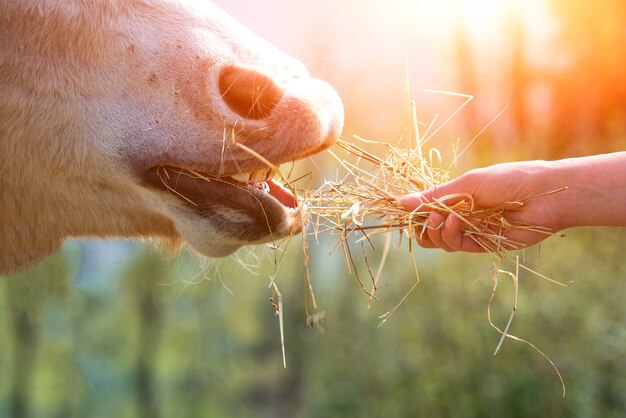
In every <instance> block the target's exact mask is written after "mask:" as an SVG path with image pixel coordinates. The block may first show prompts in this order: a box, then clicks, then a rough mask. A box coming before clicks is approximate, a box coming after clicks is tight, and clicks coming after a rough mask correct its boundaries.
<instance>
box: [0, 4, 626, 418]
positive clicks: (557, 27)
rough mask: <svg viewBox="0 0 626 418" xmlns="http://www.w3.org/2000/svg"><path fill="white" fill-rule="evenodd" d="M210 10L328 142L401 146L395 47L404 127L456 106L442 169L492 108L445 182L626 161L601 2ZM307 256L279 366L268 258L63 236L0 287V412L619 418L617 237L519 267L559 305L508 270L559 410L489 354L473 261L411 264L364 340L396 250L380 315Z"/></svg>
mask: <svg viewBox="0 0 626 418" xmlns="http://www.w3.org/2000/svg"><path fill="white" fill-rule="evenodd" d="M218 3H219V4H221V5H222V6H223V7H224V8H226V9H227V10H228V11H229V12H230V13H232V14H234V15H235V16H236V17H237V18H239V19H240V20H242V21H244V22H245V23H246V24H248V25H249V26H250V27H252V28H253V29H254V30H255V31H257V32H258V33H260V34H262V35H263V36H264V37H266V38H269V39H270V40H272V41H273V42H275V43H276V44H278V45H279V46H280V47H281V48H282V49H285V50H287V51H288V52H289V53H290V54H292V55H295V56H297V57H299V58H300V59H302V60H303V61H304V62H305V63H306V64H307V65H308V66H309V68H311V71H312V72H313V73H314V74H316V75H317V76H320V77H322V78H325V79H327V80H329V81H331V82H332V83H333V84H334V85H335V86H336V87H337V89H338V90H339V91H340V93H341V94H342V96H343V98H344V102H345V105H346V131H345V134H344V139H349V138H350V135H351V134H353V133H354V134H359V135H362V136H365V137H369V138H376V139H378V140H388V141H396V140H397V139H398V138H399V137H400V136H401V135H402V133H403V129H404V126H405V121H406V107H407V106H406V92H405V77H404V71H405V54H404V45H405V41H406V43H407V51H408V57H407V58H408V60H407V61H408V64H409V70H410V71H409V73H410V79H411V89H410V91H411V94H412V96H413V97H414V98H415V99H416V100H417V106H418V110H419V112H420V118H421V119H422V120H424V121H425V122H426V123H428V122H430V121H431V120H432V119H433V118H435V117H436V115H437V114H438V113H439V114H441V116H439V118H440V119H439V120H440V121H441V120H443V119H444V118H445V115H447V114H449V113H450V112H451V110H452V109H454V107H456V106H458V104H459V103H458V100H457V101H455V100H453V98H451V97H449V96H441V95H433V94H429V93H425V92H424V89H426V88H430V89H442V90H448V91H457V92H462V93H468V94H473V95H475V97H476V99H475V100H474V102H473V103H472V104H471V106H470V107H468V109H467V110H466V111H465V112H463V113H462V114H461V115H459V116H458V117H456V118H455V119H454V120H453V121H452V122H451V123H450V124H449V125H447V126H446V128H445V129H443V130H442V131H441V132H440V134H439V135H438V136H437V138H436V139H435V140H434V143H433V145H436V146H437V147H440V149H441V150H442V151H443V152H444V155H445V156H449V155H450V154H451V151H450V150H451V145H452V144H454V143H456V141H457V138H460V141H461V143H464V141H465V142H466V141H467V140H468V139H470V138H472V137H473V136H474V134H475V133H476V132H477V131H479V130H480V129H481V128H482V127H483V126H485V125H486V124H487V123H488V122H489V121H490V120H491V119H492V118H493V117H494V116H495V114H497V113H498V112H499V110H501V109H502V108H503V107H504V106H505V105H507V104H508V105H509V107H508V109H507V111H506V112H505V114H504V115H503V116H502V117H501V118H500V119H498V121H496V123H495V124H494V125H493V127H492V128H490V129H489V130H488V131H487V132H486V133H485V134H484V135H482V136H481V138H480V139H479V141H478V142H477V143H476V144H475V145H474V146H473V147H472V148H471V149H470V152H469V153H468V154H466V155H465V156H464V158H463V160H462V161H461V162H460V164H461V166H460V167H457V168H456V172H457V174H458V172H461V171H463V170H464V169H467V168H471V167H476V166H481V165H486V164H491V163H497V162H501V161H507V160H522V159H529V158H540V159H552V158H562V157H566V156H581V155H587V154H592V153H600V152H611V151H616V150H625V149H626V71H625V70H624V68H626V30H625V29H624V28H626V6H625V5H624V3H623V2H622V1H618V0H602V1H600V2H598V1H595V2H591V1H580V2H565V1H561V0H552V1H540V0H531V1H528V2H524V4H523V5H522V4H521V2H515V1H513V0H511V1H488V0H472V1H467V2H462V1H453V0H448V1H417V2H409V1H397V2H384V1H375V0H370V1H356V0H348V1H345V2H341V3H340V4H337V2H331V1H330V0H321V1H319V2H307V3H305V2H302V1H295V2H287V1H285V0H283V1H281V0H271V1H269V0H268V1H266V2H262V3H260V2H253V1H251V0H250V1H246V0H237V1H228V2H227V1H226V0H224V1H221V2H218ZM307 167H308V168H307ZM311 167H312V168H311ZM304 169H305V170H306V169H314V170H316V172H317V174H316V175H317V176H318V178H323V177H324V176H328V177H333V176H334V172H335V170H336V168H335V167H334V166H333V164H332V161H330V160H328V159H326V158H325V157H324V156H321V157H318V158H316V159H315V161H314V163H311V162H305V163H304ZM625 210H626V209H625ZM310 241H311V242H310V245H311V274H312V281H313V286H314V288H315V294H316V297H317V300H318V304H319V309H318V312H323V313H324V315H325V317H324V320H323V323H322V324H321V327H317V328H315V329H311V328H309V327H308V325H307V323H306V314H305V300H304V294H305V285H304V283H305V270H304V262H303V258H302V254H301V251H300V248H301V242H300V238H297V239H295V240H294V241H293V242H292V243H291V244H290V245H289V246H288V248H287V254H286V255H285V257H284V260H285V261H284V263H283V264H281V266H280V269H279V271H278V274H277V278H276V283H277V285H278V287H279V288H280V291H281V292H282V294H283V302H284V309H285V338H286V340H285V348H286V358H287V368H286V369H284V368H283V367H282V355H281V341H280V332H279V326H278V320H277V318H276V316H275V315H274V310H273V308H272V305H271V303H270V301H269V298H270V297H271V296H272V293H271V291H270V289H269V288H268V284H269V282H270V278H271V277H272V276H273V274H274V271H275V265H274V260H275V256H276V254H278V256H280V254H281V253H275V252H274V251H273V250H271V249H269V248H265V247H263V248H259V249H255V250H250V249H244V250H242V251H240V252H239V253H238V254H237V255H236V256H235V257H231V258H228V259H224V260H218V261H208V260H204V259H201V258H199V257H197V256H195V255H193V254H191V253H189V252H187V251H183V252H181V253H179V254H176V255H167V254H165V253H164V252H162V251H160V250H159V249H158V248H156V245H153V244H146V243H138V242H128V241H95V240H84V241H80V242H78V241H72V242H68V243H67V244H66V245H65V246H64V248H63V250H62V251H61V252H60V253H59V254H56V255H54V256H53V257H50V258H49V259H48V260H46V261H45V262H44V263H42V264H40V265H39V266H37V267H36V268H34V269H32V270H31V271H29V272H27V273H23V274H18V275H15V276H12V277H1V278H0V416H7V417H16V418H20V417H29V416H35V417H63V418H65V417H112V416H115V417H247V416H254V417H335V416H340V417H352V416H353V417H380V416H385V417H387V416H389V417H396V416H397V417H414V416H433V417H438V416H450V417H502V416H507V417H531V416H532V417H622V416H626V304H625V303H624V301H625V300H626V289H625V287H626V266H625V264H624V262H623V259H622V258H621V257H623V256H624V252H625V250H626V231H625V230H624V229H623V228H613V229H610V228H595V229H579V230H573V231H568V232H567V236H566V237H565V238H551V239H549V240H547V241H546V242H545V243H544V244H542V245H541V246H540V247H536V248H533V249H530V250H527V251H526V252H525V253H524V254H522V255H523V257H524V260H525V261H524V263H525V265H527V266H529V267H531V268H533V269H535V270H537V271H539V272H541V273H542V274H545V275H547V276H548V277H550V278H552V279H555V280H559V281H563V282H569V281H574V284H573V285H572V286H571V287H569V288H567V289H565V288H562V287H559V286H556V285H554V284H551V283H549V282H548V281H546V280H543V279H541V278H540V277H537V276H534V275H532V274H529V273H522V274H521V277H520V297H519V310H518V313H517V314H516V317H515V320H514V322H513V326H512V328H511V332H512V333H513V334H515V335H518V336H520V337H522V338H526V339H528V340H530V341H531V342H532V343H534V344H535V345H537V346H538V347H539V348H540V349H542V350H543V351H544V352H545V353H546V354H547V355H549V356H550V357H551V358H552V360H554V362H555V363H556V364H557V365H558V367H559V369H560V371H561V373H562V374H563V377H564V379H565V383H566V385H567V396H566V397H565V398H564V399H563V398H562V393H561V386H560V383H559V380H558V378H557V377H556V375H555V373H554V371H553V369H552V368H551V367H550V366H549V364H548V363H547V362H546V361H545V360H544V359H543V358H542V357H541V356H540V355H538V354H537V353H536V352H535V351H533V350H532V349H531V348H530V347H528V346H526V345H523V344H520V343H516V342H513V341H507V342H505V344H504V347H503V349H502V351H501V352H500V353H499V354H498V355H497V356H495V357H494V356H493V355H492V354H493V350H494V349H495V347H496V345H497V343H498V341H499V335H498V334H497V333H496V332H495V331H494V330H493V329H492V328H490V326H489V323H488V322H487V317H486V309H487V304H488V300H489V295H490V291H491V287H492V279H491V274H490V269H491V266H492V260H491V259H490V257H489V256H476V255H467V254H447V253H443V252H437V251H427V250H421V249H418V250H416V252H415V257H416V259H417V263H418V266H419V268H420V275H421V283H420V284H419V286H418V287H417V288H416V289H415V291H414V292H413V293H411V294H410V296H409V297H408V298H407V300H406V301H405V303H404V304H403V305H402V306H401V307H400V308H399V309H398V311H397V312H396V314H395V315H394V316H392V317H391V319H390V320H389V321H388V322H386V323H385V324H384V325H383V326H380V327H378V325H379V323H380V320H379V319H378V317H379V316H380V315H381V314H383V313H385V312H386V311H387V310H388V309H390V308H392V307H393V306H394V305H395V304H396V303H397V302H398V301H399V300H400V299H401V298H402V297H403V296H404V295H405V294H406V291H407V290H408V289H409V288H410V287H411V286H412V284H413V282H414V280H415V279H414V274H413V268H412V261H411V256H410V254H408V252H407V249H406V248H405V247H401V248H396V249H394V250H393V251H392V252H391V255H390V259H389V260H388V262H387V264H386V266H385V268H384V271H383V276H382V281H383V287H382V289H381V290H380V291H379V294H378V295H379V297H380V298H381V301H380V302H374V303H373V305H372V307H371V308H370V309H368V298H367V295H365V294H364V293H363V292H362V291H361V289H360V287H359V285H358V283H357V281H356V278H355V277H354V275H349V274H348V273H347V272H346V269H345V265H344V261H343V257H342V256H341V254H332V255H329V254H328V251H329V249H330V248H332V246H333V239H332V237H328V238H327V239H325V240H323V241H322V242H321V243H320V244H319V245H317V244H315V243H314V241H313V240H310ZM375 245H376V249H375V250H374V251H371V252H370V258H369V261H370V263H371V265H372V268H375V267H377V265H378V258H377V256H378V255H379V254H380V252H381V249H382V243H381V242H378V241H376V242H375ZM357 250H358V251H360V248H357ZM359 263H360V265H359V268H360V269H361V270H362V273H364V272H365V268H366V266H365V265H364V263H363V262H362V261H359ZM509 267H512V266H509ZM512 296H513V293H512V285H511V283H510V280H509V279H506V278H504V277H503V278H502V282H501V284H500V287H499V292H498V296H497V298H496V301H495V302H494V305H493V309H494V320H495V321H496V323H498V324H499V325H501V326H503V325H504V323H505V322H506V319H507V318H508V315H509V313H510V310H511V305H512Z"/></svg>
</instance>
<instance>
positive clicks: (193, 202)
mask: <svg viewBox="0 0 626 418" xmlns="http://www.w3.org/2000/svg"><path fill="white" fill-rule="evenodd" d="M275 175H276V172H275V171H274V170H273V169H271V168H264V169H260V170H256V171H251V172H244V173H238V174H234V175H230V176H224V177H219V176H215V175H211V174H208V173H203V172H201V171H196V170H193V169H189V168H185V167H180V166H173V165H159V166H156V167H153V168H150V169H149V170H147V171H146V172H145V173H144V175H143V181H144V183H145V184H146V185H147V186H149V187H150V188H152V189H157V190H160V191H162V192H165V193H168V194H169V195H171V196H173V197H174V198H176V199H177V200H178V201H179V202H180V203H182V204H183V205H184V206H185V207H186V208H187V209H189V210H190V211H191V212H193V213H194V214H195V215H197V216H199V217H200V218H202V219H203V220H206V221H208V222H210V223H211V224H212V226H213V227H214V228H216V229H218V230H219V231H220V232H221V233H222V234H224V235H227V236H230V237H231V238H233V239H236V240H238V241H242V242H246V243H260V242H266V241H270V240H272V239H276V238H282V237H284V236H287V235H291V234H294V233H296V232H299V231H300V228H301V225H300V224H301V222H300V216H298V215H299V213H298V212H299V209H300V208H299V206H298V200H297V197H296V196H294V194H293V192H292V191H291V190H289V188H287V187H284V186H282V185H281V184H280V183H279V181H277V180H276V179H275V178H274V177H275Z"/></svg>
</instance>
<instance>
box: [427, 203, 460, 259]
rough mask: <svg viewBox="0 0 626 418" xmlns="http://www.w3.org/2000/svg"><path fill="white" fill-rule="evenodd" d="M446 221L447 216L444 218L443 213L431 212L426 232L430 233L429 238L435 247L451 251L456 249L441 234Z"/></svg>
mask: <svg viewBox="0 0 626 418" xmlns="http://www.w3.org/2000/svg"><path fill="white" fill-rule="evenodd" d="M445 221H446V218H444V217H443V216H442V215H440V214H438V213H436V212H431V214H430V215H428V220H427V222H428V223H427V225H426V232H425V233H426V234H428V239H429V240H430V242H431V243H432V244H433V245H434V246H435V247H437V248H441V249H442V250H445V251H450V252H451V251H454V250H453V249H452V248H451V247H450V246H449V245H448V244H447V243H446V242H445V241H444V239H443V237H442V236H441V234H442V232H443V231H442V230H443V226H444V224H445Z"/></svg>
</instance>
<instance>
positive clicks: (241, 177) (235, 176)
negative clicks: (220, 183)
mask: <svg viewBox="0 0 626 418" xmlns="http://www.w3.org/2000/svg"><path fill="white" fill-rule="evenodd" d="M251 174H252V173H241V174H233V175H232V176H231V177H232V178H233V179H234V180H237V181H239V182H241V183H247V182H249V181H250V175H251Z"/></svg>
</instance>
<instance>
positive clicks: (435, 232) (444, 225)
mask: <svg viewBox="0 0 626 418" xmlns="http://www.w3.org/2000/svg"><path fill="white" fill-rule="evenodd" d="M553 172H554V168H553V167H552V165H551V163H549V162H545V161H526V162H518V163H505V164H498V165H494V166H490V167H486V168H481V169H477V170H472V171H469V172H467V173H465V174H463V175H462V176H460V177H458V178H456V179H454V180H452V181H450V182H448V183H445V184H442V185H440V186H437V187H435V188H434V189H432V190H428V191H426V192H424V193H421V194H420V193H415V194H410V195H407V196H404V197H402V198H401V199H400V201H401V203H402V204H403V206H404V207H405V208H406V209H407V210H414V209H417V208H419V207H420V206H421V205H422V204H424V203H427V202H432V201H433V200H434V199H441V198H442V197H445V196H450V195H458V194H460V193H465V194H467V193H469V194H471V195H472V196H473V198H474V205H475V207H480V208H494V207H498V206H501V205H504V204H506V203H508V202H518V201H522V200H525V199H528V198H529V197H532V196H537V195H541V196H538V197H535V198H533V199H530V200H528V201H527V202H525V204H524V205H523V206H521V207H517V208H515V209H513V210H507V211H505V212H504V215H503V216H504V218H505V219H506V220H507V221H508V222H510V223H517V224H525V225H533V226H542V227H545V228H547V229H548V230H549V231H552V232H557V231H559V230H561V229H563V228H565V227H566V225H564V224H563V223H562V222H561V219H560V216H559V200H558V197H557V195H544V194H545V193H546V192H550V191H553V190H555V189H558V188H560V187H562V186H563V184H561V185H558V183H557V184H554V183H555V182H558V180H556V178H555V177H558V176H555V175H554V174H553ZM456 199H457V201H458V199H459V198H456ZM444 203H445V202H444ZM448 203H449V204H450V203H451V202H448ZM461 222H462V221H461V220H460V219H459V218H458V217H457V216H455V215H449V216H447V217H445V216H443V215H441V214H439V213H435V212H431V214H430V215H429V218H428V224H427V228H426V231H424V233H421V231H419V232H420V234H418V236H417V240H418V243H419V244H420V245H421V246H422V247H425V248H441V249H443V250H446V251H467V252H485V249H484V248H483V247H482V246H480V245H479V244H478V243H476V242H475V241H474V240H473V239H472V238H471V237H470V236H466V235H465V234H464V233H463V231H462V228H461V226H462V224H461ZM549 235H550V234H549V233H548V234H546V233H541V232H534V231H528V230H524V229H512V230H510V231H508V232H507V233H506V234H505V236H506V238H508V239H509V240H511V241H514V242H515V243H517V244H519V245H520V246H521V247H526V246H530V245H533V244H536V243H538V242H539V241H541V240H543V239H545V238H547V237H548V236H549Z"/></svg>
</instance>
